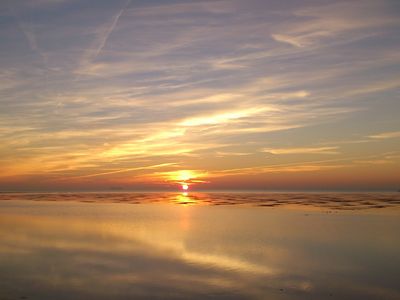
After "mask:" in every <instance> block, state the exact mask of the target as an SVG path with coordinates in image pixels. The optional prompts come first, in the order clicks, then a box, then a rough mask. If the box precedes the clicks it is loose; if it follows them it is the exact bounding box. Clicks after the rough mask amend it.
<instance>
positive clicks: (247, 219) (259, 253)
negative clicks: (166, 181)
mask: <svg viewBox="0 0 400 300" xmlns="http://www.w3.org/2000/svg"><path fill="white" fill-rule="evenodd" d="M399 232H400V193H348V194H339V193H320V194H318V193H309V194H307V193H189V194H186V193H65V194H60V193H48V194H39V193H35V194H19V193H18V194H0V299H363V300H365V299H396V300H397V299H400V285H399V279H400V255H399V254H400V234H399Z"/></svg>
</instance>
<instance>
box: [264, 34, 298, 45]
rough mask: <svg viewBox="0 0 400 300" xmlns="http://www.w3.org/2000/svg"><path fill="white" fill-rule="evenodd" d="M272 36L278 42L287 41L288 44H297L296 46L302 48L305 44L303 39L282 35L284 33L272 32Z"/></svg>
mask: <svg viewBox="0 0 400 300" xmlns="http://www.w3.org/2000/svg"><path fill="white" fill-rule="evenodd" d="M271 37H272V38H273V39H274V40H276V41H278V42H282V43H287V44H289V45H292V46H295V47H299V48H302V47H304V46H305V45H304V44H303V43H302V41H300V38H296V37H291V36H287V35H282V34H272V35H271Z"/></svg>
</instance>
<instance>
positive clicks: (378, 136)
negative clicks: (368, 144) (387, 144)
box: [368, 131, 400, 140]
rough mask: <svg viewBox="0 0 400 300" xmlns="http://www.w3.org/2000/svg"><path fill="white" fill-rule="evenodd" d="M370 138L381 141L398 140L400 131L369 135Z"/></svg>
mask: <svg viewBox="0 0 400 300" xmlns="http://www.w3.org/2000/svg"><path fill="white" fill-rule="evenodd" d="M368 137H369V138H371V139H379V140H381V139H392V138H398V137H400V131H389V132H382V133H377V134H374V135H369V136H368Z"/></svg>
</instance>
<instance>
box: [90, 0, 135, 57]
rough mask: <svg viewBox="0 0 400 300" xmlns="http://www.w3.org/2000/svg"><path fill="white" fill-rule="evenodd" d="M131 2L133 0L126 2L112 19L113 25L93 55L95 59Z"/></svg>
mask: <svg viewBox="0 0 400 300" xmlns="http://www.w3.org/2000/svg"><path fill="white" fill-rule="evenodd" d="M130 3H131V0H128V1H127V2H126V3H125V6H124V7H123V8H122V9H121V10H120V11H119V12H118V13H117V14H116V15H115V16H114V19H113V20H112V23H111V26H110V27H109V28H108V29H107V31H106V33H105V34H104V35H103V36H102V38H101V41H100V45H99V47H98V48H97V49H96V52H95V54H94V56H93V59H95V58H96V57H97V56H98V55H99V54H100V52H101V50H103V48H104V46H105V45H106V43H107V40H108V37H109V36H110V34H111V33H112V32H113V30H114V28H115V26H116V25H117V23H118V20H119V18H120V17H121V16H122V14H123V13H124V11H125V10H126V9H127V8H128V6H129V4H130Z"/></svg>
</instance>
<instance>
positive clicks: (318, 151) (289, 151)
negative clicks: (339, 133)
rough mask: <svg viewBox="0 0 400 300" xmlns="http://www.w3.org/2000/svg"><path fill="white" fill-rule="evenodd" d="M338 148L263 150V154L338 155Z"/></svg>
mask: <svg viewBox="0 0 400 300" xmlns="http://www.w3.org/2000/svg"><path fill="white" fill-rule="evenodd" d="M337 149H338V147H313V148H312V147H310V148H307V147H306V148H275V149H263V152H267V153H271V154H278V155H280V154H338V153H339V152H338V151H336V150H337Z"/></svg>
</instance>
